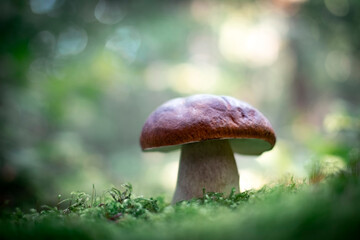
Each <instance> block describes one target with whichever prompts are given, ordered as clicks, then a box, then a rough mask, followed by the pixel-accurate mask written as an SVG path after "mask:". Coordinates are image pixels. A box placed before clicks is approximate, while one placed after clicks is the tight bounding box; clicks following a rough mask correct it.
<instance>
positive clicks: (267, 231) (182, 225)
mask: <svg viewBox="0 0 360 240" xmlns="http://www.w3.org/2000/svg"><path fill="white" fill-rule="evenodd" d="M359 202H360V183H359V179H358V178H357V177H353V176H350V175H347V174H344V173H342V174H339V175H337V176H333V177H329V178H327V179H326V180H325V181H324V182H322V183H320V184H316V185H308V184H306V183H305V182H295V181H294V179H290V180H288V181H286V182H283V183H279V184H274V185H271V186H265V187H263V188H261V189H260V190H250V191H245V192H242V193H240V194H235V193H234V192H232V193H231V194H230V195H229V196H225V195H224V194H222V193H207V192H206V191H205V190H204V194H203V197H202V198H199V199H192V200H190V201H183V202H180V203H177V204H176V205H173V206H172V205H169V204H168V203H166V202H164V200H163V199H162V198H160V197H159V198H143V197H135V196H133V195H132V187H131V185H129V184H127V185H124V186H123V187H122V189H120V190H119V189H115V188H113V189H110V190H109V191H107V192H105V193H104V194H101V195H100V196H97V195H96V194H95V190H94V191H93V193H92V194H86V193H83V192H74V193H72V194H71V198H69V199H65V200H61V201H60V202H59V204H58V206H55V207H49V206H44V207H43V209H42V210H40V211H37V210H35V209H33V210H31V211H30V212H28V213H23V212H22V211H21V210H19V209H17V210H16V211H14V212H12V213H11V214H9V215H7V216H3V217H2V220H1V222H0V227H1V229H0V233H1V236H2V237H3V238H5V239H15V238H16V239H22V238H24V239H25V238H26V239H29V238H37V239H39V238H40V239H41V238H49V237H51V238H62V239H64V238H67V239H119V238H125V239H187V238H189V239H190V238H191V239H194V238H195V239H219V238H220V239H239V238H241V239H315V238H316V239H322V238H326V239H339V238H341V239H343V238H350V237H351V236H355V235H354V234H357V233H358V231H359V226H360V217H359V216H360V205H359V204H358V203H359Z"/></svg>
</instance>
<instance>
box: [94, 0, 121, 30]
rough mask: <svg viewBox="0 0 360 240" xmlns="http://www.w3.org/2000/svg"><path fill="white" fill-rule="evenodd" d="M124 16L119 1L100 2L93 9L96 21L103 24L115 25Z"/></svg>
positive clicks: (105, 0) (101, 0) (107, 0)
mask: <svg viewBox="0 0 360 240" xmlns="http://www.w3.org/2000/svg"><path fill="white" fill-rule="evenodd" d="M124 16H125V11H124V9H123V7H122V6H121V1H109V0H100V1H99V2H98V4H97V5H96V7H95V17H96V19H97V20H98V21H99V22H101V23H104V24H115V23H118V22H120V21H121V19H123V18H124Z"/></svg>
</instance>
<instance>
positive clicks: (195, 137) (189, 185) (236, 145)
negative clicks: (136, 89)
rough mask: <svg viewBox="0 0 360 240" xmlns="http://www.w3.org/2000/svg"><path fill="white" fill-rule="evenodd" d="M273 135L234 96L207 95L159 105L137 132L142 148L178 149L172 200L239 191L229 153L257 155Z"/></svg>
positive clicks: (252, 110)
mask: <svg viewBox="0 0 360 240" xmlns="http://www.w3.org/2000/svg"><path fill="white" fill-rule="evenodd" d="M275 141H276V137H275V133H274V130H273V129H272V127H271V125H270V122H269V121H268V120H267V119H266V118H265V117H264V115H262V114H261V113H260V112H259V111H258V110H256V109H255V108H253V107H252V106H250V105H249V104H247V103H245V102H242V101H239V100H237V99H235V98H233V97H228V96H216V95H209V94H200V95H193V96H190V97H186V98H176V99H173V100H170V101H168V102H166V103H164V104H163V105H161V106H159V107H158V108H157V109H156V110H155V111H154V112H152V113H151V114H150V116H149V117H148V119H147V120H146V122H145V124H144V127H143V129H142V132H141V136H140V145H141V148H142V150H143V151H162V152H167V151H171V150H174V149H178V148H181V156H180V164H179V172H178V179H177V184H176V190H175V194H174V197H173V200H172V203H176V202H178V201H182V200H189V199H191V198H194V197H201V196H202V194H203V188H205V190H206V191H208V192H230V191H231V189H232V188H235V190H236V192H239V189H240V188H239V173H238V169H237V166H236V162H235V158H234V153H233V152H236V153H240V154H245V155H260V154H261V153H262V152H264V151H268V150H271V149H272V148H273V146H274V145H275Z"/></svg>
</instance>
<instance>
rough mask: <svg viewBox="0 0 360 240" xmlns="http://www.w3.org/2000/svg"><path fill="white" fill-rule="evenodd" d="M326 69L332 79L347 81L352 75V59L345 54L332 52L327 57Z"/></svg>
mask: <svg viewBox="0 0 360 240" xmlns="http://www.w3.org/2000/svg"><path fill="white" fill-rule="evenodd" d="M325 69H326V72H327V73H328V74H329V76H330V77H331V78H332V79H334V80H336V81H339V82H342V81H346V80H347V79H348V78H349V76H350V73H351V60H350V57H349V56H348V55H347V54H345V53H344V52H340V51H331V52H329V53H328V55H327V57H326V60H325Z"/></svg>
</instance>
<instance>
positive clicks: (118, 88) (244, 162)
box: [0, 0, 360, 207]
mask: <svg viewBox="0 0 360 240" xmlns="http://www.w3.org/2000/svg"><path fill="white" fill-rule="evenodd" d="M0 12H1V14H0V29H1V37H0V41H1V44H0V67H1V68H0V69H1V70H0V79H1V88H0V91H1V105H0V106H1V108H0V116H1V117H0V121H1V123H0V134H1V136H0V150H1V152H0V161H1V162H0V172H1V178H0V186H1V193H0V201H1V202H0V203H1V206H2V207H4V206H15V205H16V206H23V207H26V206H30V205H31V206H34V204H35V206H40V205H42V204H44V203H56V201H57V196H58V194H62V195H64V196H68V195H69V194H70V192H71V191H76V190H81V191H85V192H91V190H92V185H93V184H94V186H95V189H96V190H97V192H98V193H100V192H101V191H104V190H106V189H108V188H109V187H111V186H115V187H119V186H120V185H121V184H122V183H125V182H130V183H132V184H133V186H134V193H135V194H136V195H144V196H156V195H163V196H165V198H166V199H167V200H168V201H170V199H171V196H172V194H173V191H174V189H175V183H176V177H177V168H178V159H179V154H180V152H178V151H177V152H171V153H166V154H164V153H142V152H141V149H140V146H139V135H140V132H141V129H142V125H143V124H144V122H145V120H146V118H147V117H148V115H149V114H150V113H151V112H152V111H153V110H154V109H155V108H156V107H157V106H159V105H160V104H162V103H163V102H165V101H167V100H169V99H171V98H175V97H183V96H188V95H191V94H197V93H211V94H219V95H230V96H233V97H236V98H238V99H241V100H243V101H246V102H248V103H250V104H251V105H253V106H254V107H256V108H257V109H259V110H260V111H261V112H262V113H263V114H264V115H265V116H267V118H268V119H269V120H270V122H271V123H272V125H273V127H274V129H275V132H276V134H277V138H278V141H277V144H276V146H275V148H274V149H273V150H272V151H270V152H267V153H264V154H263V155H261V156H259V157H246V156H241V155H236V160H237V164H238V168H239V171H240V177H241V180H240V186H241V189H242V190H246V189H250V188H259V187H261V186H263V185H264V184H266V183H269V182H272V181H274V180H276V179H279V178H282V177H284V176H289V175H292V176H295V177H296V178H299V179H304V178H306V179H307V180H310V181H313V182H316V181H319V180H321V179H322V178H323V177H324V176H326V175H327V174H331V173H334V172H336V171H339V170H341V169H344V168H347V167H349V166H350V168H351V167H352V166H354V163H356V161H358V160H359V158H360V144H359V141H360V120H359V117H360V109H359V102H360V101H359V100H360V67H359V66H360V44H359V43H360V31H359V30H360V29H359V26H360V1H357V0H321V1H306V0H257V1H233V0H227V1H210V0H192V1H190V0H189V1H175V0H172V1H160V0H152V1H146V0H136V1H130V0H128V1H109V0H81V1H80V0H79V1H70V0H29V1H20V0H14V1H11V0H3V1H1V2H0ZM353 168H354V167H353Z"/></svg>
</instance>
